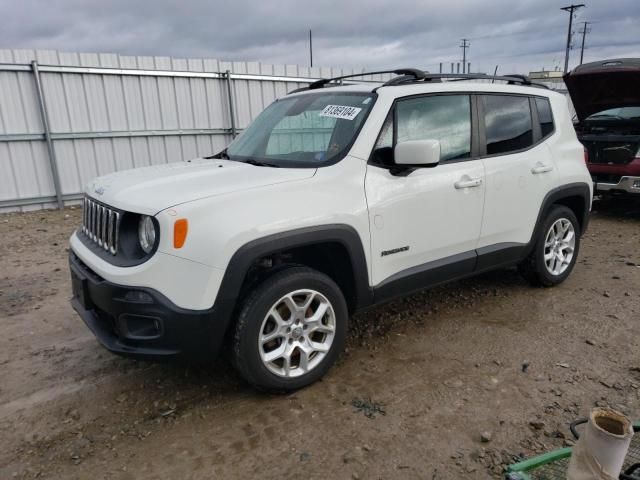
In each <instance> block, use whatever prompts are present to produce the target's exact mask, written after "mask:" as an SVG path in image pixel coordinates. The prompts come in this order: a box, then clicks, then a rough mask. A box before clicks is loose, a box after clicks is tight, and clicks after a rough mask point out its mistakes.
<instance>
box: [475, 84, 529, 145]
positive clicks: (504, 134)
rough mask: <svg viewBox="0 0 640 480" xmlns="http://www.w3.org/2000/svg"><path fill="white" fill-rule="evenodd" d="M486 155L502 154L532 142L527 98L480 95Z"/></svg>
mask: <svg viewBox="0 0 640 480" xmlns="http://www.w3.org/2000/svg"><path fill="white" fill-rule="evenodd" d="M482 102H483V105H484V125H485V135H486V139H487V154H488V155H496V154H506V153H511V152H515V151H518V150H522V149H524V148H528V147H530V146H531V145H533V129H532V126H531V108H530V106H529V98H528V97H524V96H523V97H520V96H514V95H483V96H482Z"/></svg>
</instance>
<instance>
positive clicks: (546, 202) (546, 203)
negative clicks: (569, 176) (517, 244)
mask: <svg viewBox="0 0 640 480" xmlns="http://www.w3.org/2000/svg"><path fill="white" fill-rule="evenodd" d="M569 197H581V198H582V199H583V200H584V212H582V218H580V217H579V216H578V221H579V222H580V225H581V228H580V234H581V235H582V234H584V232H585V231H586V230H587V226H588V225H589V214H590V213H591V190H590V189H589V184H587V183H584V182H576V183H568V184H566V185H561V186H559V187H556V188H554V189H553V190H551V191H549V192H548V193H547V194H546V195H545V197H544V199H543V200H542V205H541V206H540V211H539V212H538V218H537V220H536V225H535V227H534V229H533V232H532V233H531V239H530V240H529V243H528V245H527V255H528V254H529V253H530V252H531V250H533V247H534V246H535V243H536V237H537V234H538V232H539V230H540V228H542V223H543V222H544V220H545V218H547V214H548V213H549V210H550V209H551V206H552V205H554V204H556V203H559V202H560V201H561V200H562V199H565V198H569ZM525 256H526V255H525Z"/></svg>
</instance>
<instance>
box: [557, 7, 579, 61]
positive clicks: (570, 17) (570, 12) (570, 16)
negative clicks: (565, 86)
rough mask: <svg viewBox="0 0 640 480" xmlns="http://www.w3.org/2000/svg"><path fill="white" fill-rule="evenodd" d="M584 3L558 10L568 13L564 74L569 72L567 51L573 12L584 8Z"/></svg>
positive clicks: (569, 46) (569, 44) (569, 45)
mask: <svg viewBox="0 0 640 480" xmlns="http://www.w3.org/2000/svg"><path fill="white" fill-rule="evenodd" d="M584 6H585V5H584V3H580V4H578V5H573V4H572V5H569V6H568V7H562V8H561V9H560V10H564V11H565V12H569V30H568V32H567V50H566V52H565V54H564V73H567V72H568V71H569V50H571V27H572V26H573V12H575V11H576V10H578V9H579V8H582V7H584Z"/></svg>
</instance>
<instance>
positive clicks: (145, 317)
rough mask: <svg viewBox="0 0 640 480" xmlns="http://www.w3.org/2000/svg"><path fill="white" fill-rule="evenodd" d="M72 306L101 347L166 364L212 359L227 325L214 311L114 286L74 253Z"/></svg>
mask: <svg viewBox="0 0 640 480" xmlns="http://www.w3.org/2000/svg"><path fill="white" fill-rule="evenodd" d="M69 267H70V270H71V281H72V287H73V298H72V299H71V305H72V306H73V308H74V310H75V311H76V312H77V313H78V314H79V315H80V317H81V318H82V319H83V320H84V322H85V323H86V325H87V326H88V327H89V329H90V330H91V331H92V332H93V334H94V335H95V336H96V338H97V339H98V340H99V341H100V343H101V344H102V345H103V346H104V347H105V348H106V349H107V350H109V351H111V352H113V353H117V354H119V355H124V356H129V357H135V358H148V359H163V358H164V359H166V358H170V357H178V356H184V357H190V358H193V359H203V360H204V359H211V358H212V357H214V356H215V354H216V353H217V350H219V347H220V346H221V344H222V338H223V336H224V331H225V327H226V322H216V321H215V317H216V315H215V310H216V308H215V306H214V307H213V308H211V309H208V310H188V309H184V308H181V307H178V306H176V305H175V304H174V303H172V302H171V301H170V300H169V299H167V298H166V297H165V296H163V295H162V294H160V293H159V292H157V291H155V290H153V289H150V288H138V287H131V286H124V285H118V284H115V283H111V282H109V281H107V280H105V279H103V278H102V277H100V276H99V275H97V274H96V273H95V272H93V271H92V270H91V269H90V268H89V267H87V266H86V265H85V264H84V263H83V262H82V261H81V260H80V259H79V258H78V257H77V256H76V255H75V254H74V253H73V252H72V251H70V253H69Z"/></svg>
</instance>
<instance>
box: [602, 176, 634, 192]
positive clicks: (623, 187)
mask: <svg viewBox="0 0 640 480" xmlns="http://www.w3.org/2000/svg"><path fill="white" fill-rule="evenodd" d="M595 189H596V191H598V192H610V191H616V192H626V193H636V194H640V177H621V178H620V181H619V182H617V183H607V182H598V181H596V182H595Z"/></svg>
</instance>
